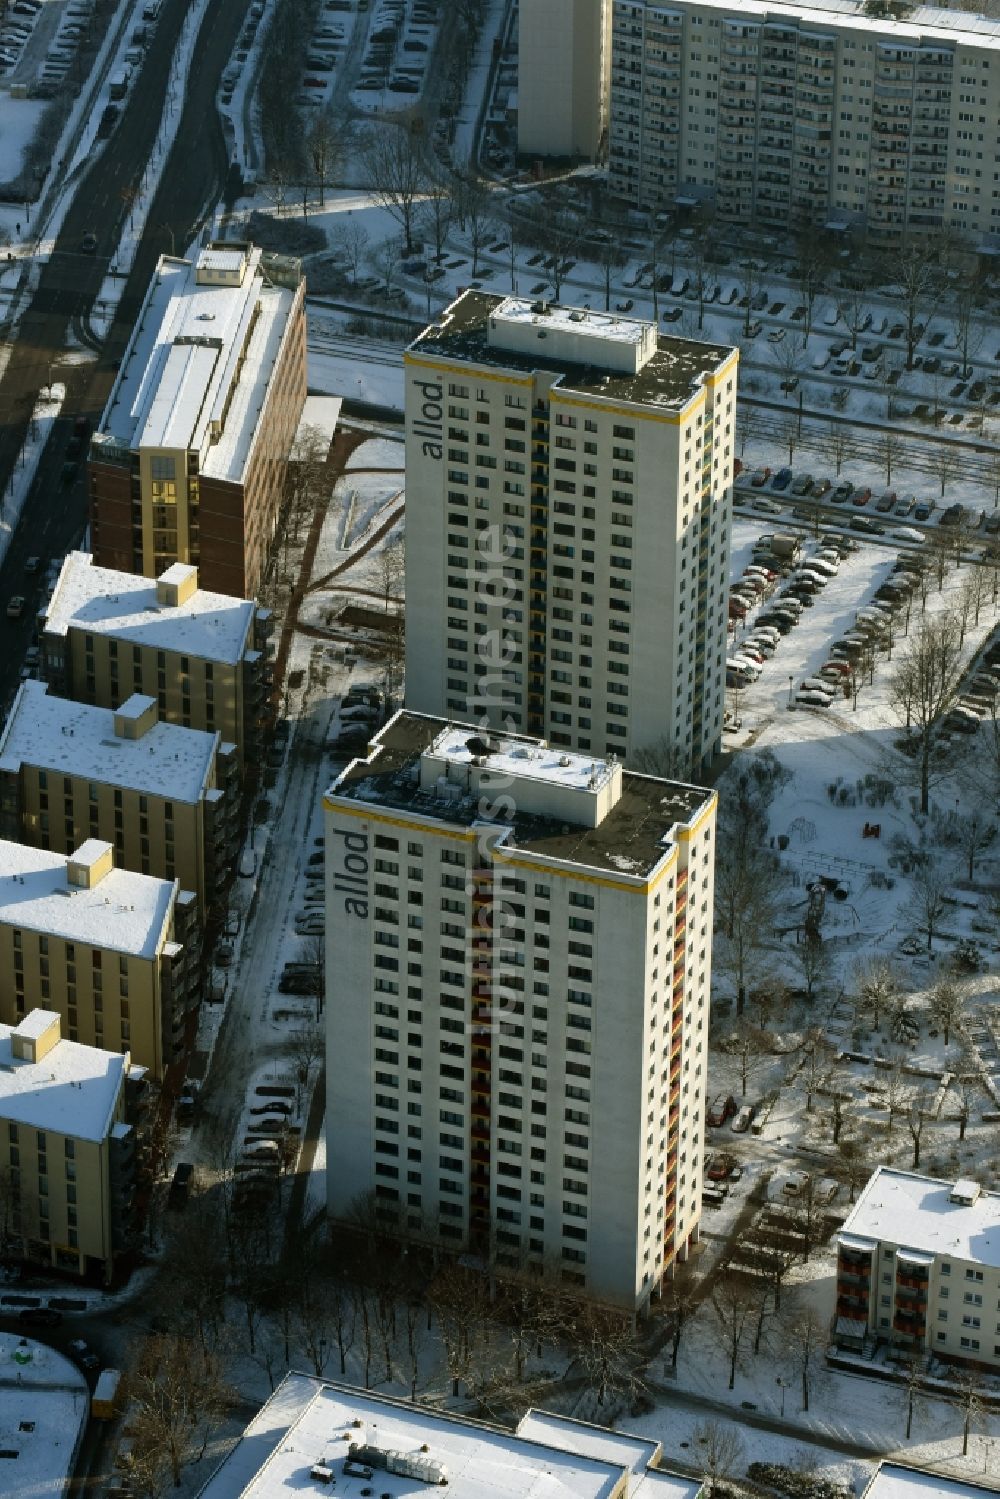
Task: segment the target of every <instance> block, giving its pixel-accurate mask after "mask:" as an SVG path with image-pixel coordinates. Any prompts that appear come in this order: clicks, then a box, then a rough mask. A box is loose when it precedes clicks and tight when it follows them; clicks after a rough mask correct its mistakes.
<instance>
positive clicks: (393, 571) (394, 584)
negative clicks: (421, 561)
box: [377, 536, 406, 614]
mask: <svg viewBox="0 0 1000 1499" xmlns="http://www.w3.org/2000/svg"><path fill="white" fill-rule="evenodd" d="M377 562H378V577H379V585H380V588H381V592H382V598H383V600H384V602H385V612H386V614H388V613H389V605H390V604H392V605H393V606H394V607H395V608H397V609H398V608H399V606H400V604H401V603H402V600H401V599H400V597H399V595H398V590H399V588H400V586H401V585H402V583H403V579H404V577H405V575H406V553H405V548H404V545H403V538H402V537H401V536H397V537H393V538H392V539H391V540H389V541H387V542H386V544H385V546H384V547H382V549H381V550H380V551H379V553H378V557H377Z"/></svg>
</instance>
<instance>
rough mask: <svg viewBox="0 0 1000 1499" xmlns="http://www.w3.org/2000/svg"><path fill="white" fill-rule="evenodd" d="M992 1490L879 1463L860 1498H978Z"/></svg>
mask: <svg viewBox="0 0 1000 1499" xmlns="http://www.w3.org/2000/svg"><path fill="white" fill-rule="evenodd" d="M995 1493H996V1489H994V1488H986V1487H985V1485H983V1484H980V1483H969V1482H967V1481H966V1480H965V1479H962V1478H943V1477H942V1476H941V1474H940V1473H922V1472H921V1471H920V1470H919V1468H904V1467H902V1466H901V1465H900V1464H899V1463H880V1464H879V1468H878V1472H877V1473H876V1474H875V1477H874V1478H873V1479H872V1481H871V1483H870V1484H869V1485H868V1487H867V1488H866V1489H865V1492H864V1499H980V1496H981V1495H984V1494H995Z"/></svg>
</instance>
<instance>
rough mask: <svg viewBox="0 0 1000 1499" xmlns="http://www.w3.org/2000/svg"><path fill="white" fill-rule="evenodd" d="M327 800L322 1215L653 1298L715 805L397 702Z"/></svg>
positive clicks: (689, 1119)
mask: <svg viewBox="0 0 1000 1499" xmlns="http://www.w3.org/2000/svg"><path fill="white" fill-rule="evenodd" d="M547 790H548V795H546V791H547ZM547 806H549V807H550V810H549V811H548V812H546V807H547ZM325 808H326V849H327V859H326V872H327V918H326V939H327V945H328V967H327V972H328V973H329V975H330V983H329V991H330V992H329V1003H328V1008H327V1015H328V1038H327V1047H328V1050H327V1055H328V1057H330V1058H333V1057H340V1058H342V1059H343V1065H342V1066H330V1067H329V1068H328V1078H329V1083H328V1099H327V1107H328V1110H329V1113H328V1120H329V1128H328V1140H329V1142H330V1143H329V1146H328V1167H327V1171H328V1185H327V1191H328V1206H329V1211H330V1213H331V1216H332V1217H333V1219H334V1220H337V1221H341V1222H348V1223H350V1222H358V1221H359V1219H360V1221H366V1220H369V1215H374V1216H375V1217H377V1218H378V1219H379V1221H380V1222H382V1224H383V1225H384V1226H386V1227H387V1228H388V1229H389V1230H390V1231H392V1232H395V1233H398V1234H400V1235H401V1236H403V1237H411V1238H413V1239H415V1240H418V1241H424V1242H431V1243H438V1244H441V1245H444V1246H445V1247H448V1246H450V1247H453V1248H454V1249H456V1250H458V1251H471V1252H475V1253H480V1254H484V1255H488V1256H489V1257H492V1258H495V1259H496V1260H497V1261H498V1262H499V1263H501V1264H507V1265H511V1266H515V1265H516V1266H520V1265H529V1266H532V1267H534V1269H535V1270H536V1271H537V1272H538V1273H542V1272H546V1273H552V1272H553V1270H555V1273H556V1274H561V1276H562V1278H564V1279H566V1280H568V1281H570V1282H571V1283H573V1284H577V1285H579V1286H580V1288H581V1289H582V1290H583V1291H584V1292H585V1293H586V1294H588V1295H590V1296H593V1297H594V1298H596V1299H598V1300H600V1301H602V1302H607V1303H610V1304H614V1305H618V1306H623V1307H627V1308H629V1309H632V1308H635V1307H641V1306H643V1305H645V1304H646V1303H647V1302H648V1301H649V1299H650V1298H651V1296H653V1295H654V1294H655V1293H656V1291H657V1289H658V1287H659V1286H660V1284H661V1282H662V1279H663V1277H664V1275H667V1274H669V1273H670V1271H671V1268H672V1266H673V1264H674V1263H675V1261H676V1260H677V1259H682V1258H684V1257H685V1256H686V1254H687V1252H688V1249H689V1247H690V1245H691V1243H692V1242H693V1240H694V1239H695V1238H696V1235H697V1231H698V1222H699V1217H700V1211H701V1185H702V1183H701V1173H702V1144H703V1120H704V1111H705V1087H706V1061H707V1038H708V1008H709V987H710V978H711V930H712V903H713V863H714V858H713V854H714V843H713V840H714V827H715V810H716V798H715V794H714V793H712V792H708V791H703V790H700V789H698V788H696V787H691V786H682V785H679V784H677V783H674V782H669V781H664V780H659V779H654V778H651V777H646V776H637V775H633V774H632V773H630V772H628V771H624V770H623V769H622V766H621V764H620V763H618V762H611V763H608V762H600V761H594V760H592V759H591V758H590V757H588V756H578V755H570V754H565V753H563V752H562V751H560V750H558V749H556V748H554V747H550V746H548V745H547V744H546V743H545V742H544V741H542V740H534V739H530V738H527V737H517V738H511V737H503V738H497V737H496V736H493V737H491V738H487V737H486V736H479V735H477V731H476V730H475V728H473V727H472V726H471V725H456V724H454V723H449V722H446V721H445V720H442V719H437V718H432V717H428V716H424V715H419V714H414V713H410V712H407V711H405V710H404V711H403V712H401V713H399V714H397V715H396V717H395V718H393V719H392V720H391V721H390V723H389V724H388V725H387V726H386V727H385V728H384V729H383V730H382V731H381V732H380V733H379V734H378V735H377V736H376V738H375V740H374V741H373V742H372V745H371V748H370V752H369V756H368V758H367V760H359V761H356V762H354V764H353V765H352V766H350V767H348V769H347V770H346V771H345V772H344V774H343V775H342V776H341V777H340V779H339V780H338V782H337V783H336V784H335V785H334V786H333V787H332V788H331V790H330V791H329V792H328V794H327V797H326V800H325ZM369 1221H370V1220H369Z"/></svg>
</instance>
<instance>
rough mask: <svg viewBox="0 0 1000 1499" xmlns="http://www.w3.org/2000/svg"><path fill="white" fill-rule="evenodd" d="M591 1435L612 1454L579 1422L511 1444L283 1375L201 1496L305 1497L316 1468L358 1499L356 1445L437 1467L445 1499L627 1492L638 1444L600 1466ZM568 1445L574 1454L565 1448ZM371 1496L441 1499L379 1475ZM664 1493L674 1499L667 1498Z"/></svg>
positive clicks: (403, 1407) (688, 1493)
mask: <svg viewBox="0 0 1000 1499" xmlns="http://www.w3.org/2000/svg"><path fill="white" fill-rule="evenodd" d="M567 1428H571V1429H569V1430H567ZM576 1428H579V1429H576ZM588 1430H590V1431H592V1432H593V1434H594V1436H593V1442H594V1445H595V1447H596V1448H597V1449H600V1448H601V1447H602V1446H604V1445H606V1446H607V1447H608V1450H609V1452H610V1451H611V1450H612V1449H614V1448H615V1444H616V1434H615V1433H613V1432H600V1431H599V1430H598V1429H597V1428H586V1427H581V1426H580V1423H576V1422H568V1423H558V1424H557V1423H553V1424H552V1426H551V1427H550V1428H549V1429H548V1430H546V1431H544V1432H542V1429H541V1426H539V1436H538V1437H534V1436H526V1435H524V1434H523V1433H522V1432H521V1431H520V1430H519V1431H518V1433H517V1435H512V1434H511V1433H509V1432H505V1431H499V1430H496V1429H495V1428H493V1427H491V1426H487V1425H486V1424H484V1423H480V1422H475V1421H471V1420H467V1419H465V1418H463V1417H461V1416H454V1417H451V1416H446V1415H442V1414H439V1413H437V1412H431V1411H429V1410H427V1409H425V1408H421V1407H420V1406H412V1405H409V1404H408V1403H406V1402H404V1401H396V1400H392V1399H391V1398H389V1397H380V1396H378V1395H373V1394H372V1393H371V1392H370V1391H362V1390H358V1389H354V1388H351V1387H348V1386H344V1385H337V1384H334V1383H332V1382H329V1381H325V1380H322V1379H316V1378H314V1377H313V1376H312V1375H306V1374H289V1375H287V1376H286V1378H285V1379H284V1380H283V1381H282V1383H281V1384H280V1385H279V1387H278V1389H277V1390H276V1391H275V1393H274V1394H273V1395H272V1396H271V1398H270V1400H268V1402H267V1404H266V1405H265V1406H264V1407H263V1409H262V1410H261V1411H260V1413H259V1414H258V1415H257V1416H256V1417H255V1418H254V1420H253V1421H251V1423H250V1425H249V1426H248V1427H247V1429H246V1431H245V1432H244V1434H243V1436H242V1437H241V1439H240V1440H239V1442H238V1443H237V1444H236V1446H235V1448H234V1449H233V1451H232V1452H231V1453H230V1454H229V1456H228V1457H227V1458H226V1460H225V1461H224V1462H223V1464H222V1466H221V1467H220V1468H218V1469H217V1471H216V1472H215V1474H214V1475H213V1476H212V1477H211V1478H210V1479H209V1480H208V1482H207V1483H206V1484H205V1485H204V1487H203V1488H202V1489H201V1490H200V1491H199V1493H200V1496H201V1499H237V1496H239V1499H275V1496H280V1495H283V1494H300V1493H302V1492H303V1490H304V1489H311V1488H312V1484H311V1483H310V1481H309V1473H310V1471H311V1469H312V1468H313V1467H314V1466H315V1465H316V1464H323V1465H324V1466H325V1467H327V1468H328V1469H330V1470H332V1472H333V1475H334V1483H335V1485H336V1493H337V1494H338V1495H339V1496H340V1499H360V1496H361V1494H362V1491H363V1490H364V1489H365V1488H370V1487H371V1483H370V1481H368V1480H366V1479H364V1478H352V1477H350V1476H348V1475H347V1474H346V1473H345V1472H344V1460H345V1458H346V1457H347V1456H348V1449H349V1446H350V1443H352V1442H355V1443H358V1444H359V1445H365V1444H367V1445H370V1446H372V1447H378V1448H381V1449H382V1450H383V1451H391V1452H394V1453H398V1454H402V1455H403V1456H404V1458H408V1459H410V1460H411V1461H413V1462H414V1463H415V1464H418V1465H419V1464H427V1463H430V1464H440V1465H442V1466H443V1467H444V1469H445V1470H446V1472H447V1479H448V1488H447V1492H448V1494H449V1496H450V1499H612V1496H614V1495H616V1494H617V1493H619V1492H620V1491H622V1490H623V1489H624V1486H625V1480H626V1475H627V1473H628V1472H629V1471H630V1470H631V1466H632V1462H633V1460H634V1458H635V1455H636V1454H635V1452H634V1450H633V1449H634V1447H635V1444H636V1442H638V1441H639V1439H637V1438H626V1439H624V1442H623V1444H622V1445H621V1450H620V1452H619V1451H616V1452H615V1455H614V1456H609V1457H605V1456H603V1455H594V1454H592V1453H591V1452H590V1451H588V1450H586V1447H587V1443H586V1441H585V1440H584V1438H583V1436H582V1433H584V1432H586V1431H588ZM563 1438H565V1440H563ZM574 1439H576V1440H577V1441H578V1443H579V1445H578V1446H573V1445H571V1444H572V1442H573V1441H574ZM425 1448H426V1449H427V1450H424V1449H425ZM650 1476H651V1477H655V1478H656V1479H659V1478H661V1477H662V1478H663V1479H665V1480H666V1481H667V1482H668V1483H669V1481H670V1480H671V1479H674V1480H675V1481H676V1482H677V1483H678V1484H679V1485H681V1487H678V1488H677V1490H676V1499H694V1496H695V1495H697V1493H698V1491H699V1489H700V1485H699V1484H697V1483H695V1482H694V1481H692V1480H690V1479H679V1478H676V1477H675V1475H673V1474H669V1473H659V1472H656V1473H655V1474H652V1475H650ZM376 1490H377V1492H378V1493H379V1494H380V1495H382V1494H388V1495H389V1496H391V1499H416V1496H417V1495H419V1494H420V1493H424V1494H426V1495H427V1496H428V1499H430V1495H431V1494H437V1493H440V1487H439V1485H438V1484H437V1483H433V1482H432V1481H430V1479H429V1478H424V1477H416V1476H405V1477H404V1476H402V1475H401V1474H397V1473H390V1472H388V1471H387V1470H386V1469H384V1468H379V1470H378V1473H377V1478H376ZM667 1493H668V1495H669V1496H670V1499H674V1491H673V1490H672V1489H669V1488H668V1489H667Z"/></svg>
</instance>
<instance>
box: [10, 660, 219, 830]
mask: <svg viewBox="0 0 1000 1499" xmlns="http://www.w3.org/2000/svg"><path fill="white" fill-rule="evenodd" d="M218 743H219V735H218V734H207V733H205V732H204V731H203V730H201V729H185V728H182V727H180V725H178V724H173V723H155V724H153V725H152V726H151V727H150V728H149V729H147V730H146V732H145V734H143V735H142V737H141V738H139V739H119V738H118V737H117V736H116V734H115V715H114V713H113V712H112V710H111V709H110V708H96V707H93V706H92V705H91V704H89V703H72V702H70V701H69V700H68V699H66V698H62V697H50V696H49V693H48V690H47V688H46V685H45V683H44V682H22V684H21V687H20V689H19V691H18V694H17V696H16V698H15V699H14V706H13V707H12V708H11V710H10V717H9V718H8V720H7V723H6V725H5V726H4V730H3V734H2V735H0V771H9V772H11V773H14V774H16V773H17V772H18V771H19V770H20V768H21V766H22V765H25V764H27V765H32V766H34V767H36V769H40V770H56V771H60V772H61V773H63V774H65V775H70V776H76V777H80V778H86V779H88V780H92V781H97V782H99V783H101V784H103V785H105V786H120V787H122V788H123V789H126V790H129V791H147V792H151V793H152V794H153V795H154V796H167V797H171V798H172V799H173V800H174V801H179V802H196V801H198V800H199V799H200V797H201V795H202V793H203V791H204V790H205V789H206V787H207V785H208V781H209V777H210V773H211V771H212V768H213V765H214V761H215V752H216V748H217V746H218Z"/></svg>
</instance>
